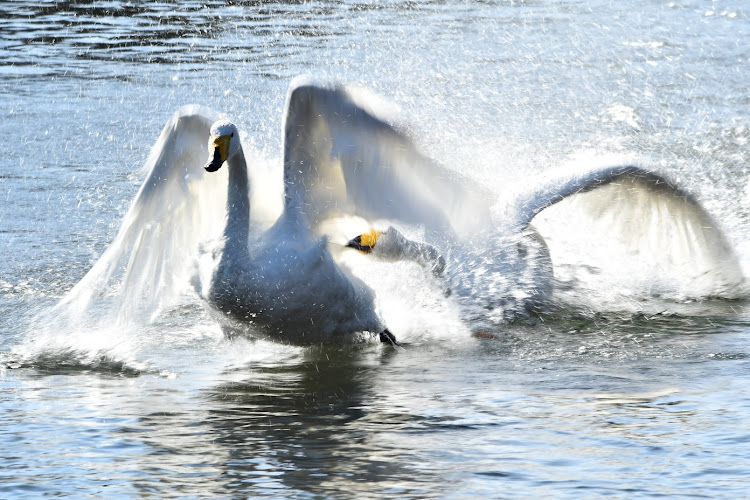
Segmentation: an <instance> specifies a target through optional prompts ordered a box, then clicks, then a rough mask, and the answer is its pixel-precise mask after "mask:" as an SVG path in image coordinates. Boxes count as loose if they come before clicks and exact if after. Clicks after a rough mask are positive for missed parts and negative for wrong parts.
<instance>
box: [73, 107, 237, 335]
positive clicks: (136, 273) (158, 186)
mask: <svg viewBox="0 0 750 500" xmlns="http://www.w3.org/2000/svg"><path fill="white" fill-rule="evenodd" d="M216 119H218V115H217V114H216V113H215V112H213V111H211V110H210V109H207V108H203V107H199V106H186V107H183V108H181V109H180V110H178V111H177V112H176V113H175V114H174V116H173V117H172V118H171V120H170V121H169V122H168V123H167V124H166V126H165V127H164V129H163V131H162V133H161V135H160V137H159V139H158V141H157V142H156V144H155V145H154V147H153V149H152V151H151V154H150V156H149V158H148V160H147V162H146V164H145V165H144V171H147V172H148V174H147V176H146V179H145V180H144V182H143V185H142V186H141V188H140V190H139V191H138V194H137V195H136V197H135V199H134V200H133V203H132V205H131V206H130V209H129V210H128V212H127V214H126V215H125V218H124V219H123V222H122V225H121V226H120V229H119V232H118V233H117V236H116V238H115V240H114V241H113V242H112V243H111V244H110V245H109V247H108V248H107V249H106V251H105V252H104V253H103V254H102V256H101V257H100V258H99V260H98V261H97V262H96V264H95V265H94V266H93V267H92V268H91V270H90V271H89V272H88V274H86V276H85V277H84V278H83V279H82V280H81V281H80V282H79V283H78V284H77V285H76V286H75V287H74V288H73V289H72V290H71V291H70V292H69V293H68V294H67V295H66V296H65V297H64V298H63V300H62V301H61V302H60V304H59V306H58V310H59V308H60V307H62V306H64V307H66V308H67V310H69V311H71V312H73V313H83V312H85V311H86V309H87V308H89V307H92V306H93V305H94V304H95V303H96V299H99V298H106V297H107V296H116V300H114V301H113V303H112V304H111V307H110V308H109V310H110V311H111V312H112V314H113V315H114V318H110V319H114V320H117V321H121V322H122V321H128V320H130V319H133V317H134V316H135V315H136V314H138V313H145V314H149V315H151V314H153V313H154V312H156V311H157V310H158V309H159V308H160V306H162V305H163V304H164V303H166V302H168V301H169V300H170V299H172V298H173V297H174V294H176V293H178V292H179V291H182V290H184V283H185V282H186V280H187V279H188V276H189V272H190V265H191V264H192V263H193V259H194V257H195V252H196V250H197V248H198V246H199V243H200V242H202V241H205V240H207V239H211V238H214V237H217V236H218V235H219V234H220V231H221V224H218V223H217V220H218V221H220V220H222V218H223V217H224V205H225V203H226V183H227V176H226V172H217V173H213V174H211V175H205V171H204V169H203V165H204V164H205V162H206V159H207V158H208V138H209V131H210V127H211V124H212V123H213V122H214V121H215V120H216ZM225 170H226V169H225Z"/></svg>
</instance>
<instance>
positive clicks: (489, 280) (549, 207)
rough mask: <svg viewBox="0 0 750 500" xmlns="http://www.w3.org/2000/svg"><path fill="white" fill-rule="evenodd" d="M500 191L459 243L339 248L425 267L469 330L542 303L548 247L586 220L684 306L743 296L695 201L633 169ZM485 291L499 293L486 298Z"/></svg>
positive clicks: (394, 241) (563, 175)
mask: <svg viewBox="0 0 750 500" xmlns="http://www.w3.org/2000/svg"><path fill="white" fill-rule="evenodd" d="M508 191H509V192H510V193H513V194H512V195H511V196H507V197H505V198H504V199H501V200H498V202H497V203H496V204H495V205H494V206H493V207H492V208H491V212H492V213H493V217H491V218H490V220H491V222H490V224H489V227H488V228H485V229H484V230H481V231H478V232H477V233H476V234H475V235H474V236H473V239H472V240H470V241H468V242H467V241H461V240H455V239H454V240H443V242H442V248H438V247H436V246H433V245H429V244H427V243H424V242H415V241H411V240H409V239H408V238H406V237H404V236H403V235H402V234H401V233H400V232H399V231H398V230H397V229H396V228H395V227H392V226H389V227H387V228H386V229H384V230H377V229H374V228H370V229H369V230H367V231H366V232H364V233H362V234H360V235H357V236H355V237H354V238H352V239H351V240H350V241H349V243H348V245H347V246H348V247H350V248H354V249H356V250H358V251H360V253H362V254H365V255H367V256H368V257H369V258H373V259H377V260H382V261H387V262H396V261H400V260H402V261H412V262H415V263H417V264H419V265H420V266H422V267H424V268H427V269H431V270H432V272H433V274H434V275H435V276H436V277H438V278H441V279H442V280H443V281H444V283H445V286H446V292H447V293H451V292H453V291H456V292H457V293H456V296H457V300H459V301H461V302H463V304H464V306H465V307H464V309H465V311H467V314H466V318H467V319H468V320H469V321H470V322H472V323H474V324H475V325H477V326H478V331H481V330H482V328H481V327H480V326H481V323H482V322H483V321H486V320H487V319H488V318H494V319H496V320H497V319H499V320H500V321H502V322H509V321H513V320H515V319H519V318H521V319H529V317H530V316H531V315H532V314H534V313H538V312H539V311H540V310H543V309H544V307H545V305H547V304H548V303H549V302H550V299H551V297H552V295H553V288H554V287H553V284H554V278H555V270H554V265H553V255H552V251H551V250H550V247H552V249H553V250H554V249H555V245H550V244H549V243H550V242H554V240H555V237H556V236H558V237H559V234H560V233H561V232H562V233H564V232H565V231H567V230H568V227H569V226H571V225H572V224H571V219H572V218H574V217H588V218H590V219H592V220H593V221H595V222H596V223H597V224H598V225H599V229H601V230H602V231H601V232H600V233H598V234H596V235H595V238H596V239H599V240H605V241H606V242H607V243H606V244H607V245H608V246H609V247H612V246H620V247H622V248H624V249H625V250H626V251H627V252H629V253H630V254H631V255H634V256H635V257H636V258H637V259H638V262H639V265H641V266H643V267H644V269H647V270H654V271H657V272H659V273H661V274H664V275H666V279H667V281H668V284H667V286H668V287H669V288H670V289H672V290H675V289H680V290H679V292H680V293H682V294H683V295H682V296H681V297H680V298H681V299H683V300H691V299H698V298H704V297H717V298H726V299H736V298H741V297H744V296H746V294H747V283H746V279H745V277H744V274H743V272H742V268H741V265H740V262H739V260H738V259H737V256H736V254H735V252H734V249H733V248H732V246H731V244H730V242H729V240H728V238H727V237H726V235H725V234H724V233H723V231H722V229H721V227H720V225H719V224H718V223H717V222H716V221H715V220H714V218H713V217H712V216H711V215H710V214H709V213H708V211H707V210H706V209H705V208H704V207H703V206H702V205H701V203H700V202H699V201H698V199H697V198H696V197H695V196H694V195H692V194H691V193H689V192H687V191H686V190H684V189H682V188H681V187H679V186H678V185H677V184H676V183H675V182H673V181H671V180H670V179H668V178H667V177H666V176H664V175H661V174H659V173H656V172H654V171H652V170H649V169H647V168H645V167H643V166H639V165H635V164H622V165H621V164H611V163H607V162H604V163H602V164H600V165H587V166H585V167H576V166H572V165H567V166H564V167H561V168H558V169H551V170H550V171H548V172H546V173H545V174H543V175H541V176H536V177H534V176H529V177H528V178H526V179H524V180H523V184H521V185H519V186H516V187H515V189H514V188H509V190H508ZM557 205H564V207H561V210H560V211H559V213H555V212H554V211H553V207H556V206H557ZM574 208H575V209H574ZM550 213H551V214H552V216H551V217H548V220H544V217H545V216H548V215H550ZM551 226H552V227H551ZM498 228H502V229H501V230H499V229H498ZM555 233H557V234H555ZM558 246H559V245H558ZM444 255H450V256H451V258H450V259H448V260H446V258H444ZM613 265H615V264H613ZM646 272H648V271H646ZM488 288H492V289H494V290H498V289H500V290H504V291H505V293H500V294H498V293H496V292H493V293H486V290H487V289H488ZM653 293H654V294H660V293H663V290H662V289H656V290H654V291H653ZM485 326H486V325H485ZM475 329H476V328H475Z"/></svg>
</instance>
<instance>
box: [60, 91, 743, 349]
mask: <svg viewBox="0 0 750 500" xmlns="http://www.w3.org/2000/svg"><path fill="white" fill-rule="evenodd" d="M206 160H208V161H206ZM224 165H226V167H225V168H224ZM144 170H145V171H146V172H147V175H146V178H145V181H144V183H143V185H142V186H141V188H140V190H139V192H138V194H137V195H136V197H135V199H134V201H133V204H132V205H131V207H130V210H129V211H128V213H127V214H126V216H125V218H124V220H123V223H122V225H121V227H120V230H119V232H118V234H117V236H116V238H115V240H114V241H113V243H112V244H111V245H110V246H109V247H108V248H107V250H106V251H105V252H104V254H103V255H102V256H101V258H100V259H99V260H98V261H97V263H96V264H95V265H94V266H93V268H92V269H91V270H90V271H89V273H88V274H87V275H86V276H85V277H84V278H83V279H82V280H81V281H80V282H79V283H78V284H77V285H76V286H75V287H74V288H73V289H72V290H71V291H70V292H69V293H68V294H67V295H66V296H65V297H64V298H63V300H62V301H61V302H60V304H59V305H58V309H57V310H58V311H59V310H62V309H65V310H66V311H68V312H69V313H71V314H79V313H81V314H82V313H85V312H87V311H88V312H99V311H101V310H102V309H101V307H100V306H99V304H97V305H95V303H97V302H98V301H109V303H108V306H109V310H110V311H111V315H112V317H113V319H114V320H116V321H120V322H122V321H130V320H132V319H134V318H136V317H137V316H138V315H139V314H141V313H145V314H146V315H147V317H148V318H151V319H153V317H154V316H155V314H157V313H158V311H159V310H161V309H163V308H165V307H169V306H170V305H171V304H174V303H176V302H178V301H179V300H180V297H181V295H182V294H183V292H184V283H186V282H192V285H193V288H194V290H195V291H196V292H197V295H198V296H199V297H200V299H201V300H202V302H203V303H204V304H205V305H206V307H207V309H208V310H209V312H210V313H211V315H212V316H213V317H215V318H217V320H218V321H219V322H220V323H221V324H222V325H223V326H224V329H225V331H226V332H227V333H229V334H232V335H234V334H248V335H251V336H254V337H262V338H266V339H270V340H274V341H277V342H282V343H292V344H310V343H318V342H327V341H332V340H337V339H344V338H348V339H351V338H359V336H360V333H362V332H372V333H380V334H381V340H384V339H385V340H388V341H393V335H392V334H391V333H390V332H389V331H388V330H387V328H386V325H385V324H384V321H383V320H382V318H381V317H380V315H379V314H378V312H377V305H376V300H375V299H376V298H375V296H374V293H373V291H372V290H371V289H370V288H369V287H368V286H367V285H366V284H365V283H364V282H363V281H362V280H360V279H358V278H357V277H355V276H354V275H353V274H352V272H350V270H349V269H348V268H347V267H345V266H344V265H342V264H340V262H339V260H338V259H337V258H335V255H332V254H331V244H330V243H329V238H328V236H327V235H328V234H329V232H328V231H327V229H326V228H327V227H328V226H327V225H328V224H329V222H330V221H332V220H336V219H337V218H341V217H354V218H357V219H358V220H362V221H364V224H366V225H367V226H369V227H372V223H371V222H370V221H387V222H388V223H389V224H390V226H391V227H390V228H389V229H387V230H385V231H382V232H380V233H378V234H377V237H376V238H375V240H374V241H372V242H371V244H369V245H367V244H366V243H367V241H364V243H365V244H364V245H363V238H364V236H365V235H366V234H370V233H364V232H363V233H362V235H360V240H359V243H358V244H359V245H360V247H362V248H358V249H359V250H368V249H367V248H363V247H368V246H369V247H370V248H369V255H370V256H372V257H375V258H381V259H384V260H388V261H395V260H412V261H415V262H417V263H419V264H420V265H422V266H423V267H425V268H426V269H428V270H430V271H432V273H433V274H434V275H435V276H437V277H439V278H440V279H442V280H445V283H447V284H448V288H449V289H450V290H452V291H453V292H455V293H454V294H453V296H454V297H457V299H456V300H458V301H459V302H460V303H461V304H463V305H464V306H465V307H464V309H465V310H466V311H468V312H467V313H466V315H465V316H466V318H468V319H469V320H470V321H479V322H483V321H485V320H487V319H489V320H490V321H507V320H513V319H515V318H517V317H519V316H521V317H526V316H528V314H529V312H534V311H535V310H537V309H538V308H539V307H540V305H542V304H544V303H545V302H546V301H548V300H549V298H550V296H551V295H552V294H553V291H554V290H553V288H554V286H553V282H554V280H553V277H554V271H553V265H552V261H553V260H554V259H553V258H552V257H554V255H555V246H554V245H551V244H550V243H551V242H554V241H555V238H554V234H553V233H554V232H555V229H557V230H562V232H565V230H566V227H567V224H568V222H569V221H570V218H566V214H570V213H575V214H583V213H585V214H587V216H592V217H593V218H595V219H598V220H601V221H603V224H602V226H605V229H606V231H604V233H603V234H602V235H601V239H603V240H605V239H606V240H607V241H612V242H615V243H617V244H619V245H621V246H623V247H625V248H628V251H629V252H631V253H633V254H637V255H639V256H640V257H642V258H643V259H644V260H643V262H649V263H652V262H655V264H654V265H656V266H661V265H662V264H663V263H665V262H666V263H667V264H669V265H671V266H673V267H672V268H670V269H676V270H677V271H678V272H675V273H674V274H676V275H679V276H680V277H681V278H684V279H683V282H684V284H685V287H686V289H687V290H688V293H689V294H690V293H692V294H695V295H696V296H718V297H729V298H734V297H737V296H739V295H742V294H744V293H745V285H744V283H745V282H744V277H743V276H742V272H741V268H740V266H739V263H738V261H737V258H736V256H735V255H734V252H733V250H732V248H731V246H730V245H729V243H728V241H727V239H726V237H725V236H724V234H723V233H722V231H721V229H720V228H719V227H718V225H717V224H716V223H715V222H714V220H713V219H712V218H711V217H710V215H709V214H708V213H707V212H706V211H705V209H703V207H702V206H701V205H700V204H699V202H698V201H697V200H696V199H695V198H694V197H693V196H691V195H689V194H688V193H686V192H685V191H683V190H681V189H680V188H679V187H677V186H676V185H674V184H673V183H671V182H669V181H668V180H667V179H665V178H664V177H662V176H659V175H658V174H655V173H653V172H651V171H648V170H647V169H644V168H642V167H639V166H636V165H619V164H617V163H614V164H605V165H602V166H598V167H588V168H587V169H585V170H580V171H576V170H575V169H569V168H566V169H564V170H561V171H559V172H557V173H554V172H553V173H551V174H550V173H545V174H544V175H543V176H542V177H539V178H536V179H525V180H524V183H523V185H522V186H520V187H518V188H516V189H509V191H508V192H509V193H510V195H504V196H498V195H497V194H496V193H491V192H488V191H487V190H486V189H485V188H484V187H483V186H480V185H479V184H478V183H476V182H474V181H472V180H471V179H468V178H466V177H464V176H461V175H459V174H458V173H456V172H453V171H451V170H449V169H446V168H444V167H443V166H441V165H440V164H438V163H437V162H435V161H434V160H432V159H430V158H429V157H427V156H425V155H423V154H422V153H421V152H420V151H419V150H418V148H417V147H416V145H415V144H414V142H413V141H412V140H411V138H410V137H409V134H408V132H407V131H406V130H405V129H404V128H403V126H401V125H399V124H398V123H397V122H396V121H394V120H393V119H392V113H391V110H390V109H386V108H384V107H383V104H382V102H380V101H375V100H373V99H370V98H369V97H368V94H367V93H363V92H362V91H354V90H351V89H346V88H344V87H341V86H325V85H317V84H314V83H312V82H310V81H309V80H305V79H297V80H295V81H294V82H293V83H292V85H291V86H290V90H289V93H288V95H287V102H286V106H285V115H284V125H283V174H282V175H283V193H279V194H280V195H283V205H282V210H281V214H280V215H278V214H277V215H276V219H275V221H273V222H271V223H270V225H269V224H268V223H265V221H266V219H267V216H266V215H263V211H264V209H265V208H266V207H265V206H264V205H265V204H264V203H263V200H264V198H263V196H261V195H262V194H263V191H264V188H263V187H262V186H258V185H256V184H257V183H256V182H254V180H255V179H257V178H258V174H259V172H258V171H257V169H256V168H255V166H254V165H253V164H252V163H251V164H248V162H247V161H246V158H245V151H243V148H242V145H241V141H240V134H239V131H238V130H237V128H236V127H235V126H234V125H233V124H232V123H230V122H228V121H226V120H225V119H222V118H221V117H220V116H219V115H218V114H217V113H215V112H214V111H212V110H210V109H207V108H203V107H199V106H187V107H184V108H181V109H180V110H178V112H177V113H175V115H174V116H173V117H172V119H171V120H170V121H169V122H168V123H167V125H166V126H165V127H164V129H163V131H162V133H161V136H160V137H159V139H158V141H157V143H156V145H155V146H154V148H153V149H152V153H151V155H150V157H149V159H148V161H147V162H146V164H145V166H144ZM573 205H575V207H573ZM558 207H559V210H558ZM572 208H575V211H571V210H572ZM556 210H557V211H558V212H559V213H558V214H557V215H556V217H557V219H555V217H552V218H551V220H552V223H550V222H549V220H550V218H549V217H548V215H547V214H554V213H555V211H556ZM568 217H570V216H568ZM543 219H548V220H547V223H546V226H545V224H543V222H544V220H543ZM218 221H223V223H219V222H218ZM259 221H264V223H263V224H261V223H259ZM399 224H404V225H408V226H410V227H419V228H421V230H422V232H423V234H424V235H425V237H424V240H425V241H415V240H410V239H408V238H406V237H405V236H404V235H403V234H402V233H401V232H399V231H398V230H397V229H396V226H397V225H399ZM605 233H606V234H605ZM350 237H351V235H349V236H348V237H347V240H349V238H350ZM355 240H356V238H355ZM353 241H354V240H353ZM350 243H351V242H350ZM350 246H354V248H357V247H356V246H355V245H350ZM649 265H650V264H649Z"/></svg>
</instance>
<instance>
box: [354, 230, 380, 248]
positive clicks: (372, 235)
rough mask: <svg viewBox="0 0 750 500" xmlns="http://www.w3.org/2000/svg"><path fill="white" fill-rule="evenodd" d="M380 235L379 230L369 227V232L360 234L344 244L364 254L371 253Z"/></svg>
mask: <svg viewBox="0 0 750 500" xmlns="http://www.w3.org/2000/svg"><path fill="white" fill-rule="evenodd" d="M379 237H380V231H375V230H374V229H371V230H370V232H369V233H364V234H360V235H359V236H357V237H356V238H354V239H353V240H350V241H349V243H347V244H346V246H347V248H353V249H355V250H357V251H359V252H362V253H364V254H368V253H371V252H372V251H373V249H374V248H375V243H377V241H378V238H379Z"/></svg>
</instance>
